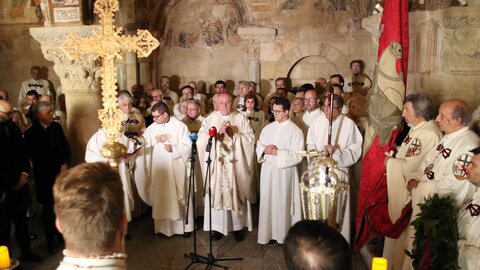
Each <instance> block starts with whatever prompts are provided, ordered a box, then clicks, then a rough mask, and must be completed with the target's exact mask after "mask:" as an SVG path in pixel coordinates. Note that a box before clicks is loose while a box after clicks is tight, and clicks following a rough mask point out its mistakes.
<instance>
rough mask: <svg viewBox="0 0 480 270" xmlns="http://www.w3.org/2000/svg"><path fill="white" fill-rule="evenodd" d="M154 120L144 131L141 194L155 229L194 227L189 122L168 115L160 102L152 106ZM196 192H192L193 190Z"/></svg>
mask: <svg viewBox="0 0 480 270" xmlns="http://www.w3.org/2000/svg"><path fill="white" fill-rule="evenodd" d="M152 117H153V119H154V121H155V122H154V123H152V124H151V125H150V126H149V127H148V128H147V129H146V130H145V132H144V133H143V139H144V141H145V142H144V147H143V148H142V150H140V151H139V158H138V159H137V169H136V171H135V178H136V179H137V181H136V184H137V189H138V193H139V195H140V197H141V198H142V199H143V200H144V201H145V202H146V203H147V204H148V205H151V206H152V217H153V219H154V222H155V233H162V234H164V235H166V236H172V235H174V234H184V233H186V232H191V231H193V211H192V206H191V205H189V211H188V213H189V216H188V224H185V215H186V210H187V208H186V197H187V194H188V193H187V192H188V190H187V186H188V182H187V179H188V178H187V162H188V158H189V155H190V150H191V142H190V139H189V135H190V132H188V129H187V126H186V125H185V124H184V123H182V122H181V121H179V120H177V119H176V118H175V117H170V116H169V115H168V107H167V105H166V104H165V103H163V102H159V103H157V104H155V105H154V106H153V107H152ZM192 194H193V193H192Z"/></svg>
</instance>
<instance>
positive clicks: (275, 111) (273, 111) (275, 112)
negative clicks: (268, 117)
mask: <svg viewBox="0 0 480 270" xmlns="http://www.w3.org/2000/svg"><path fill="white" fill-rule="evenodd" d="M283 112H284V111H278V110H272V113H273V114H279V113H283Z"/></svg>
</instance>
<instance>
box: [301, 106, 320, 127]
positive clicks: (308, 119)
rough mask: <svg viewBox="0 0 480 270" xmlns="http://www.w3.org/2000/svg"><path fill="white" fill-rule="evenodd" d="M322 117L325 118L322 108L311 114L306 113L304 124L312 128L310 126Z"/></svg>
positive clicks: (304, 114)
mask: <svg viewBox="0 0 480 270" xmlns="http://www.w3.org/2000/svg"><path fill="white" fill-rule="evenodd" d="M322 115H323V116H325V113H323V112H322V110H320V108H317V109H315V110H313V111H311V112H309V111H305V112H304V113H303V117H302V119H303V122H304V123H305V124H306V125H307V126H308V127H310V126H311V125H312V124H313V123H314V121H316V120H315V119H317V118H318V117H320V116H322Z"/></svg>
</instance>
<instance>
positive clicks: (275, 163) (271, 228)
mask: <svg viewBox="0 0 480 270" xmlns="http://www.w3.org/2000/svg"><path fill="white" fill-rule="evenodd" d="M304 144H305V141H304V137H303V133H302V130H301V129H300V128H299V127H297V126H296V125H295V124H294V123H293V122H292V121H290V119H288V120H286V121H284V122H282V123H280V122H278V121H275V122H273V123H270V124H269V125H267V126H266V127H265V128H264V129H263V130H262V133H261V135H260V139H259V141H258V142H257V147H256V153H257V157H258V162H260V163H262V171H261V175H260V198H261V201H260V213H259V223H258V243H260V244H267V243H268V242H269V241H270V240H272V239H273V240H276V241H277V242H278V243H280V244H282V243H283V240H284V238H285V236H286V235H287V232H288V229H290V227H292V226H293V224H295V223H296V222H297V221H300V220H301V219H302V213H301V211H302V210H301V201H300V185H299V176H298V168H297V165H298V164H299V163H300V162H301V161H302V158H301V157H300V156H298V155H297V154H296V153H297V152H298V151H301V150H303V149H304ZM267 145H275V146H276V147H277V149H278V153H277V155H276V156H274V155H267V154H264V153H263V151H264V150H265V146H267Z"/></svg>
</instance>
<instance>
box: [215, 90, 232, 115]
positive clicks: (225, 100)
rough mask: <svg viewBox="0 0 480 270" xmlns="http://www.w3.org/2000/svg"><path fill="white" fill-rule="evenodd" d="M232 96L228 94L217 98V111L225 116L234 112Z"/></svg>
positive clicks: (220, 94)
mask: <svg viewBox="0 0 480 270" xmlns="http://www.w3.org/2000/svg"><path fill="white" fill-rule="evenodd" d="M232 101H233V99H232V96H231V95H230V94H229V93H227V92H222V93H219V94H218V96H217V102H216V104H217V109H218V111H219V112H220V113H221V114H223V115H229V114H230V113H231V112H232Z"/></svg>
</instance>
